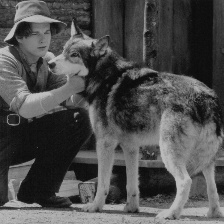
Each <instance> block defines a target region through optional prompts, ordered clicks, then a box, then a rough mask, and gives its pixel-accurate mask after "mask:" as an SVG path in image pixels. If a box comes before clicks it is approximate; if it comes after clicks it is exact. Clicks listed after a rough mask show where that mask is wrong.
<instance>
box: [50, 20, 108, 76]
mask: <svg viewBox="0 0 224 224" xmlns="http://www.w3.org/2000/svg"><path fill="white" fill-rule="evenodd" d="M108 46H109V36H104V37H102V38H100V39H92V38H90V37H89V36H87V35H85V34H84V33H83V32H82V31H81V30H80V28H79V27H78V26H77V25H76V23H75V22H74V21H72V25H71V38H70V39H69V40H68V41H67V43H66V44H65V46H64V50H63V52H62V54H60V55H58V56H57V57H55V58H53V59H52V60H50V61H49V62H48V64H49V68H50V70H51V71H52V72H53V73H55V74H59V75H61V74H62V75H69V74H77V75H79V76H87V75H88V74H89V70H91V67H92V66H93V64H94V61H96V60H97V58H99V57H100V56H102V55H104V54H105V52H106V51H107V48H108Z"/></svg>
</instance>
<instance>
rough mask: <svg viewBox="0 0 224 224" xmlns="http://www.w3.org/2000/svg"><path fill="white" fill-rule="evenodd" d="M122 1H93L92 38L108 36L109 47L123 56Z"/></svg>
mask: <svg viewBox="0 0 224 224" xmlns="http://www.w3.org/2000/svg"><path fill="white" fill-rule="evenodd" d="M123 7H124V3H123V0H112V1H111V0H93V37H94V38H100V37H102V36H104V35H110V37H111V41H112V42H111V46H112V47H113V48H114V49H115V50H116V51H117V52H118V53H119V54H121V55H123V45H124V44H123V29H124V28H123V17H124V16H123V13H124V9H123Z"/></svg>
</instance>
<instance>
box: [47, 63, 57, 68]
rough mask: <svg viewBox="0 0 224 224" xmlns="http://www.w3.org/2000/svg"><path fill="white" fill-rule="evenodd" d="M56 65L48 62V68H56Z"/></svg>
mask: <svg viewBox="0 0 224 224" xmlns="http://www.w3.org/2000/svg"><path fill="white" fill-rule="evenodd" d="M55 65H56V63H55V62H51V63H49V62H48V66H49V68H50V69H52V68H54V67H55Z"/></svg>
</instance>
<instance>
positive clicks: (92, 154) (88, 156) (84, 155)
mask: <svg viewBox="0 0 224 224" xmlns="http://www.w3.org/2000/svg"><path fill="white" fill-rule="evenodd" d="M73 162H74V163H84V164H98V160H97V154H96V151H92V150H90V151H79V152H78V154H77V155H76V157H75V158H74V160H73ZM114 165H116V166H125V160H124V154H123V152H122V151H116V153H115V158H114ZM216 166H224V157H220V158H219V159H217V160H216ZM139 167H146V168H163V167H165V166H164V164H163V162H162V160H141V159H140V160H139Z"/></svg>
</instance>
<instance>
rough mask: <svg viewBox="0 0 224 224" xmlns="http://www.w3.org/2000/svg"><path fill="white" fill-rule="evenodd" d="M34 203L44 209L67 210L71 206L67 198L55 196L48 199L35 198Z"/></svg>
mask: <svg viewBox="0 0 224 224" xmlns="http://www.w3.org/2000/svg"><path fill="white" fill-rule="evenodd" d="M35 203H37V204H39V205H41V206H42V207H45V208H68V207H70V206H71V205H72V202H71V201H70V199H69V198H66V197H59V196H55V195H54V196H51V197H49V198H36V199H35Z"/></svg>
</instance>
